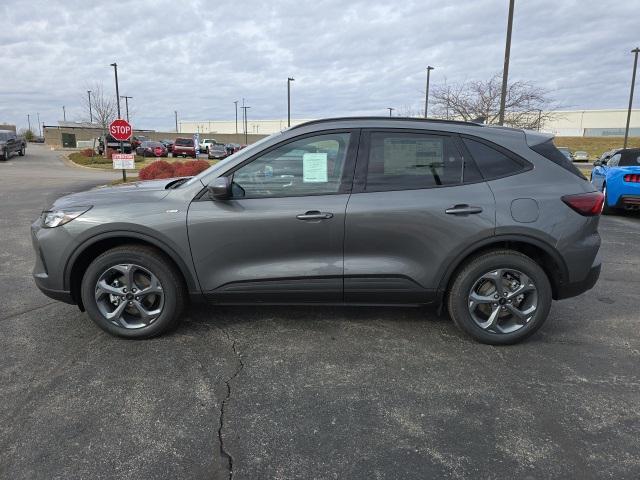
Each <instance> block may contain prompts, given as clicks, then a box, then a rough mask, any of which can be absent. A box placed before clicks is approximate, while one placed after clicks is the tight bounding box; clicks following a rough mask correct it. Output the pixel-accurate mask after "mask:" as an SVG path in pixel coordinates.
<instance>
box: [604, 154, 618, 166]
mask: <svg viewBox="0 0 640 480" xmlns="http://www.w3.org/2000/svg"><path fill="white" fill-rule="evenodd" d="M620 157H621V155H620V154H619V153H616V154H615V155H613V156H612V157H611V158H609V161H607V165H608V166H610V167H617V166H618V163H619V162H620Z"/></svg>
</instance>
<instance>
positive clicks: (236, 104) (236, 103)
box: [233, 100, 238, 135]
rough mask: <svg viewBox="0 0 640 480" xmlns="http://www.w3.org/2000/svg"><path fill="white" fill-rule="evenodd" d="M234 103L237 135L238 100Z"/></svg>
mask: <svg viewBox="0 0 640 480" xmlns="http://www.w3.org/2000/svg"><path fill="white" fill-rule="evenodd" d="M233 103H234V105H235V106H236V135H237V134H238V100H235V101H234V102H233Z"/></svg>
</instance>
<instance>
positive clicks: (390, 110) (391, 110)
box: [387, 107, 395, 116]
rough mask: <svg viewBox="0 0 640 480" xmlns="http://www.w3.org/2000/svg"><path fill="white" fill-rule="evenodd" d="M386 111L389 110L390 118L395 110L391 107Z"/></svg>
mask: <svg viewBox="0 0 640 480" xmlns="http://www.w3.org/2000/svg"><path fill="white" fill-rule="evenodd" d="M387 110H389V116H391V112H393V111H394V110H395V108H393V107H387Z"/></svg>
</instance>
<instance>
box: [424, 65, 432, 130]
mask: <svg viewBox="0 0 640 480" xmlns="http://www.w3.org/2000/svg"><path fill="white" fill-rule="evenodd" d="M431 70H433V67H432V66H431V65H427V89H426V92H425V94H424V118H427V111H428V110H429V77H430V76H431Z"/></svg>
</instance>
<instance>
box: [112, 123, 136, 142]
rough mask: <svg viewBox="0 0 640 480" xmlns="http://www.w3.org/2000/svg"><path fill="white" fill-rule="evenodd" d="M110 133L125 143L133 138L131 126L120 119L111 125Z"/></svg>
mask: <svg viewBox="0 0 640 480" xmlns="http://www.w3.org/2000/svg"><path fill="white" fill-rule="evenodd" d="M109 133H110V134H111V136H112V137H113V138H115V139H116V140H120V141H121V142H124V141H125V140H129V137H131V125H129V122H127V121H126V120H123V119H121V118H118V119H117V120H114V121H113V122H111V124H109Z"/></svg>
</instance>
